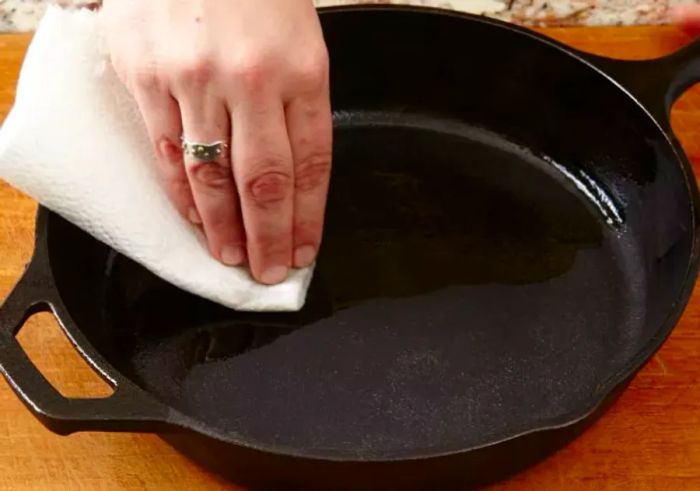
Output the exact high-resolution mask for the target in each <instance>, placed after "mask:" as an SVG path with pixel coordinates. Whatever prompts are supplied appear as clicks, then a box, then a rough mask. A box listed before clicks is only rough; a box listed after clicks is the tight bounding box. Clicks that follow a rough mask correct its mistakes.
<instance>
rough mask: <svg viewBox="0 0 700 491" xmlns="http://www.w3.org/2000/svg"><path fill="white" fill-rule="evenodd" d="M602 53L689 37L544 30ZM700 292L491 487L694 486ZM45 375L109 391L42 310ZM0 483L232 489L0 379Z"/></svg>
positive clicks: (688, 129)
mask: <svg viewBox="0 0 700 491" xmlns="http://www.w3.org/2000/svg"><path fill="white" fill-rule="evenodd" d="M547 33H548V34H550V35H553V36H555V37H557V38H559V39H561V40H563V41H565V42H569V43H571V44H573V45H575V46H577V47H580V48H583V49H587V50H589V51H594V52H597V53H601V54H606V55H609V56H615V57H622V58H644V57H652V56H657V55H661V54H663V53H666V52H668V51H670V50H672V49H674V48H676V47H678V46H680V45H681V44H683V43H684V42H685V41H687V39H686V38H685V36H684V35H682V34H680V33H679V32H677V31H675V30H674V29H671V28H634V29H604V30H592V29H587V30H586V29H580V30H579V29H572V30H559V31H547ZM27 42H28V38H27V37H21V36H6V37H0V117H2V116H3V115H4V114H5V112H6V111H7V110H8V109H9V106H10V104H11V101H12V95H13V90H14V83H15V80H16V76H17V71H18V68H19V63H20V61H21V57H22V55H23V53H24V50H25V49H26V44H27ZM699 105H700V94H698V93H697V92H691V93H690V94H689V95H687V96H686V97H684V98H683V100H681V102H679V104H678V105H677V107H676V113H675V116H674V127H675V129H676V131H677V132H678V134H679V136H680V138H681V141H682V142H683V143H684V145H685V146H686V149H687V150H688V153H689V155H690V157H691V159H693V160H694V161H695V162H697V163H700V146H698V144H699V143H698V142H699V140H698V139H697V133H696V131H697V130H696V129H700V110H699V109H698V106H699ZM0 203H1V206H0V296H4V295H5V294H6V293H7V292H8V291H9V290H10V288H11V286H12V284H13V283H14V282H15V281H16V279H17V278H18V276H19V275H20V274H21V271H22V268H23V265H24V264H25V262H26V261H27V260H28V259H29V256H30V253H31V247H32V235H33V217H34V211H35V204H34V203H33V202H32V201H31V200H28V199H27V198H25V197H23V196H22V195H20V194H19V193H17V192H16V191H14V190H12V189H10V188H9V187H7V186H6V185H0ZM699 321H700V297H698V296H697V295H696V296H694V297H693V299H692V300H691V304H690V306H689V308H688V310H687V311H686V313H685V315H684V317H683V319H682V321H681V323H680V325H679V327H678V328H677V329H676V331H675V332H674V334H673V336H672V337H671V339H670V340H669V341H668V343H667V344H666V345H665V346H664V348H663V349H662V350H661V351H660V352H659V354H657V355H656V356H655V357H654V359H653V360H652V361H651V362H650V363H649V364H648V365H647V367H646V368H645V369H644V370H643V371H642V372H641V373H640V375H639V376H638V377H637V378H636V379H635V380H634V381H633V383H632V385H631V387H630V389H629V390H628V391H627V392H626V393H625V394H624V395H623V397H622V399H621V400H620V401H619V402H618V403H617V404H616V405H615V406H614V407H613V409H612V410H611V412H610V413H608V414H607V415H606V416H605V417H603V419H602V420H601V421H600V422H599V423H597V424H596V425H595V426H594V427H593V428H592V429H591V430H590V431H589V432H587V433H586V434H584V435H583V437H581V438H580V439H579V440H577V441H576V442H574V443H573V444H572V445H570V446H569V447H567V448H566V449H564V450H563V451H562V452H560V453H559V454H557V455H555V456H554V457H552V458H550V459H548V460H547V461H545V462H543V463H542V464H540V465H538V466H537V467H535V468H533V469H531V470H529V471H527V472H525V473H524V474H522V475H519V476H517V477H516V478H514V479H513V480H512V481H510V482H508V483H503V484H500V485H497V486H496V487H495V489H514V490H521V489H525V490H527V489H564V488H565V489H574V490H576V489H581V490H584V489H609V490H613V489H623V488H630V487H631V488H632V489H641V490H645V489H649V490H651V489H653V490H664V489H674V490H675V489H681V490H682V489H698V488H700V433H698V431H697V428H698V423H700V385H698V379H699V378H700V377H699V376H698V375H699V374H700V334H698V331H697V328H698V326H699ZM20 338H21V341H22V342H23V344H24V345H25V347H26V348H27V350H28V352H29V354H30V356H31V357H32V359H33V360H35V362H36V363H37V365H39V366H40V368H41V369H42V370H43V371H44V373H45V374H46V375H47V377H48V378H49V379H50V380H51V381H52V382H53V383H54V384H56V386H57V387H59V388H60V389H61V391H62V392H63V393H64V394H67V395H70V396H78V395H87V394H90V395H97V394H105V393H106V391H105V389H104V387H103V385H102V384H101V382H99V381H98V380H97V379H96V377H94V376H93V375H92V374H90V372H89V371H88V370H85V369H83V367H82V364H81V363H80V362H79V361H78V359H77V357H76V356H74V354H73V353H72V351H71V349H70V346H69V345H68V343H67V342H66V341H65V340H64V339H63V338H62V337H61V336H60V334H58V333H57V330H55V329H54V328H53V321H52V320H51V318H50V317H48V316H41V317H37V318H36V319H33V320H32V322H31V323H30V325H29V326H27V328H25V331H24V332H23V333H22V335H21V336H20ZM0 471H1V472H0V489H71V490H72V489H164V488H167V489H234V488H232V487H231V486H228V485H227V484H225V483H224V482H222V481H220V480H218V479H217V478H215V477H213V476H211V475H209V474H207V473H205V472H203V471H201V470H199V469H198V468H197V467H195V466H194V465H193V464H191V463H189V462H188V461H187V460H186V459H184V458H183V457H180V456H179V455H178V454H177V453H175V452H174V451H173V450H171V449H170V448H169V447H168V446H167V445H165V444H164V443H162V442H160V440H158V439H157V438H156V437H153V436H143V435H130V434H127V435H98V434H85V435H74V436H71V437H68V438H61V437H58V436H54V435H52V434H50V433H49V432H48V431H47V430H45V429H44V428H43V427H42V426H41V425H40V424H39V423H38V422H36V421H35V420H34V419H33V417H32V416H31V415H30V414H29V413H28V412H27V411H26V409H25V408H24V407H23V406H22V404H21V403H20V402H19V401H18V400H17V398H16V397H15V396H14V394H13V393H12V391H11V390H10V389H9V387H7V385H6V384H5V383H4V382H1V383H0Z"/></svg>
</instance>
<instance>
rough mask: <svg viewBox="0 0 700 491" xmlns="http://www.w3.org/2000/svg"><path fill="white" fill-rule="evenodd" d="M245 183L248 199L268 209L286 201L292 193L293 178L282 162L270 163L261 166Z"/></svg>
mask: <svg viewBox="0 0 700 491" xmlns="http://www.w3.org/2000/svg"><path fill="white" fill-rule="evenodd" d="M259 168H260V169H261V170H260V171H258V172H254V173H252V174H251V175H250V176H249V177H248V178H247V179H246V180H245V183H244V188H245V193H246V197H247V198H248V200H249V201H250V202H252V203H253V204H255V205H257V206H260V207H268V206H272V205H276V204H278V203H281V202H283V201H285V200H286V199H287V198H288V197H289V196H290V195H291V191H292V176H291V174H290V173H289V172H287V171H286V170H285V166H283V165H282V164H281V161H269V162H265V163H264V164H263V165H261V166H259Z"/></svg>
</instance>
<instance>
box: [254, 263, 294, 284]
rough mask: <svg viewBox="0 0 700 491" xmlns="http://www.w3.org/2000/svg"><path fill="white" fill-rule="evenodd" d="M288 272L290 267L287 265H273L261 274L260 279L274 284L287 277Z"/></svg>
mask: <svg viewBox="0 0 700 491" xmlns="http://www.w3.org/2000/svg"><path fill="white" fill-rule="evenodd" d="M288 272H289V268H287V267H286V266H273V267H272V268H270V269H268V270H266V271H264V272H263V274H262V275H260V280H261V281H262V282H263V283H265V284H267V285H274V284H277V283H281V282H282V281H284V280H285V279H287V273H288Z"/></svg>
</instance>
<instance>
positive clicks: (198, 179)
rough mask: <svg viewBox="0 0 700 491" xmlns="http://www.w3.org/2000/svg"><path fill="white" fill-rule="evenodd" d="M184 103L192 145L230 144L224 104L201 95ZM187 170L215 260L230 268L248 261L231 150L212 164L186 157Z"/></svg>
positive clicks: (184, 119) (186, 133) (184, 118)
mask: <svg viewBox="0 0 700 491" xmlns="http://www.w3.org/2000/svg"><path fill="white" fill-rule="evenodd" d="M199 94H201V96H200V97H196V96H195V97H192V96H188V97H185V98H184V100H181V102H180V106H181V110H182V125H183V134H184V137H185V139H186V140H187V141H188V142H195V143H202V144H210V143H214V142H218V141H222V142H228V141H229V135H230V122H229V115H228V110H227V108H226V105H225V103H224V102H223V101H222V100H218V99H216V98H213V97H210V96H207V95H206V94H204V93H202V92H199ZM184 160H185V170H186V172H187V177H188V180H189V184H190V187H191V189H192V195H193V197H194V203H195V204H196V207H197V210H198V211H199V215H200V216H201V220H202V223H203V227H204V232H205V235H206V238H207V243H208V244H209V249H210V251H211V253H212V255H213V256H214V257H216V258H217V259H219V260H220V261H221V262H223V263H224V264H227V265H229V266H238V265H241V264H242V263H243V262H244V261H245V257H246V253H245V234H244V231H243V225H242V223H241V217H240V209H239V204H238V196H237V192H236V186H235V184H234V181H233V171H232V167H231V158H230V153H229V151H228V150H226V151H224V152H223V153H222V154H221V155H220V156H218V157H215V158H213V160H211V161H204V162H203V161H199V160H197V159H195V158H193V157H192V156H188V155H185V158H184Z"/></svg>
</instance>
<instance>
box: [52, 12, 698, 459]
mask: <svg viewBox="0 0 700 491" xmlns="http://www.w3.org/2000/svg"><path fill="white" fill-rule="evenodd" d="M322 20H323V25H324V32H325V35H326V40H327V43H328V46H329V51H330V53H331V63H332V75H331V76H332V85H331V86H332V91H333V94H332V97H333V107H334V111H335V121H336V132H335V163H334V171H333V179H332V188H331V193H330V202H329V208H328V219H327V220H328V221H327V228H326V233H325V239H324V240H325V242H324V247H323V251H322V256H321V258H320V259H319V264H318V267H317V271H316V274H315V277H314V281H313V284H312V286H311V289H310V296H309V300H308V303H307V305H306V306H305V307H304V309H303V310H302V311H301V312H299V313H290V314H251V313H238V312H233V311H229V310H227V309H224V308H221V307H218V306H216V305H213V304H211V303H209V302H207V301H204V300H202V299H199V298H196V297H193V296H191V295H188V294H185V293H183V292H181V291H179V290H177V289H176V288H174V287H172V286H169V285H168V284H166V283H164V282H162V281H160V280H159V279H157V278H155V277H154V276H152V275H151V274H149V273H148V272H146V271H145V270H144V269H143V268H141V267H140V266H137V265H135V264H133V263H132V262H130V261H129V260H127V259H125V258H123V257H121V256H119V255H117V254H115V253H113V252H111V251H109V250H108V249H107V248H106V247H104V246H103V245H101V244H99V243H98V242H96V241H94V240H92V239H91V238H89V237H88V236H87V235H85V234H84V233H82V232H81V231H79V230H78V229H77V228H75V227H73V226H71V225H69V224H67V223H66V222H65V221H63V220H62V219H60V218H58V217H56V216H55V215H51V216H50V218H49V220H48V225H47V227H48V245H49V251H50V252H49V254H50V263H51V267H52V272H53V274H54V277H55V280H56V285H57V287H58V290H59V292H60V294H61V298H62V300H63V302H64V304H65V306H66V308H67V311H68V312H69V313H70V315H71V317H72V319H73V320H74V321H75V323H76V325H77V326H79V328H80V329H81V330H82V332H83V333H84V334H85V336H87V338H88V340H89V341H90V343H91V344H92V345H93V346H94V347H95V348H96V349H97V351H99V352H100V353H101V354H102V355H103V356H104V357H105V358H106V360H107V361H108V362H109V363H110V364H112V365H113V366H114V367H115V368H116V369H117V370H119V371H120V372H122V373H124V374H126V375H127V376H128V377H129V378H131V379H132V380H134V381H135V382H136V383H137V384H138V385H140V386H141V387H142V388H144V389H145V390H146V391H148V392H150V393H152V394H155V395H156V396H157V397H158V398H159V399H160V400H162V401H163V402H165V403H166V404H168V405H170V406H172V407H174V408H176V409H177V410H179V411H181V412H183V413H185V414H187V415H189V416H191V417H193V418H194V419H196V420H200V421H203V422H205V423H206V425H207V426H209V427H210V428H213V429H214V430H215V431H216V432H218V433H219V434H220V435H221V437H222V438H225V439H228V440H230V441H234V442H239V443H243V444H246V445H252V446H255V447H261V448H274V449H276V451H279V452H282V453H292V454H297V455H308V456H315V457H322V458H329V459H360V460H385V459H401V458H415V457H419V456H427V455H437V454H443V453H446V452H455V451H460V450H465V449H469V448H472V447H474V446H477V445H485V444H488V443H493V442H496V441H498V440H500V439H504V438H508V437H513V436H515V435H518V434H520V433H523V432H526V431H531V430H534V429H537V428H542V427H546V426H548V425H552V424H563V423H566V422H569V421H573V420H574V419H576V418H578V417H580V416H583V415H584V414H586V413H587V412H588V411H589V410H591V409H592V407H593V406H595V405H596V404H597V403H598V402H600V400H602V399H603V398H604V397H605V396H606V395H607V393H608V391H609V390H610V389H611V388H612V386H613V385H615V384H617V383H619V382H621V381H622V380H623V379H624V378H625V377H626V376H627V375H629V373H631V372H632V371H634V369H636V368H638V367H639V366H640V365H641V363H642V362H643V359H641V358H640V356H641V357H643V356H648V355H649V354H650V353H648V349H649V347H650V346H654V345H658V343H659V342H660V341H659V340H660V339H663V338H664V337H665V336H666V335H667V334H668V330H669V329H670V326H668V325H666V326H665V327H663V328H660V326H662V325H664V321H665V320H666V318H667V317H668V316H670V315H672V314H673V313H674V310H675V309H676V308H677V305H676V303H677V301H678V299H679V297H680V296H681V295H682V289H683V288H684V285H685V282H686V280H687V278H686V277H687V275H688V271H689V264H690V263H691V262H692V257H691V255H692V246H693V241H694V235H693V234H694V226H695V224H694V221H693V216H692V212H691V210H692V206H693V203H692V201H691V193H690V192H689V187H688V182H687V180H686V178H685V175H684V173H683V169H682V167H681V165H680V164H679V161H678V158H677V155H676V154H675V153H674V149H673V147H672V145H671V144H670V143H669V141H668V139H667V137H666V135H665V134H664V132H663V131H662V130H661V129H660V128H659V127H658V126H657V124H656V123H655V121H654V120H653V119H652V118H651V117H650V116H649V115H648V114H647V113H646V112H645V111H644V110H643V108H642V107H640V106H639V105H638V103H636V102H635V101H634V100H633V99H632V98H631V97H630V96H628V95H627V94H625V93H624V92H623V91H622V90H621V89H620V88H619V87H617V86H616V85H615V84H613V83H612V82H611V81H610V80H609V79H608V78H606V77H605V76H603V75H602V74H601V73H600V72H598V71H596V70H595V69H593V68H591V67H590V66H588V65H587V64H585V63H583V62H582V61H580V60H579V59H577V58H576V57H574V56H571V55H570V54H568V53H566V52H564V51H563V50H561V49H560V48H558V47H555V46H553V45H550V44H548V43H546V42H543V41H542V40H541V39H538V38H535V37H531V36H528V35H525V34H523V33H522V32H519V31H514V30H510V29H507V28H503V27H501V26H499V25H493V24H491V23H487V22H483V21H479V20H475V19H471V18H465V17H458V16H452V15H445V14H439V13H436V12H428V11H421V12H420V13H418V12H417V11H413V10H400V9H386V10H381V9H365V10H349V11H345V12H342V11H341V12H330V13H326V14H324V15H323V16H322ZM642 355H643V356H642Z"/></svg>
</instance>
